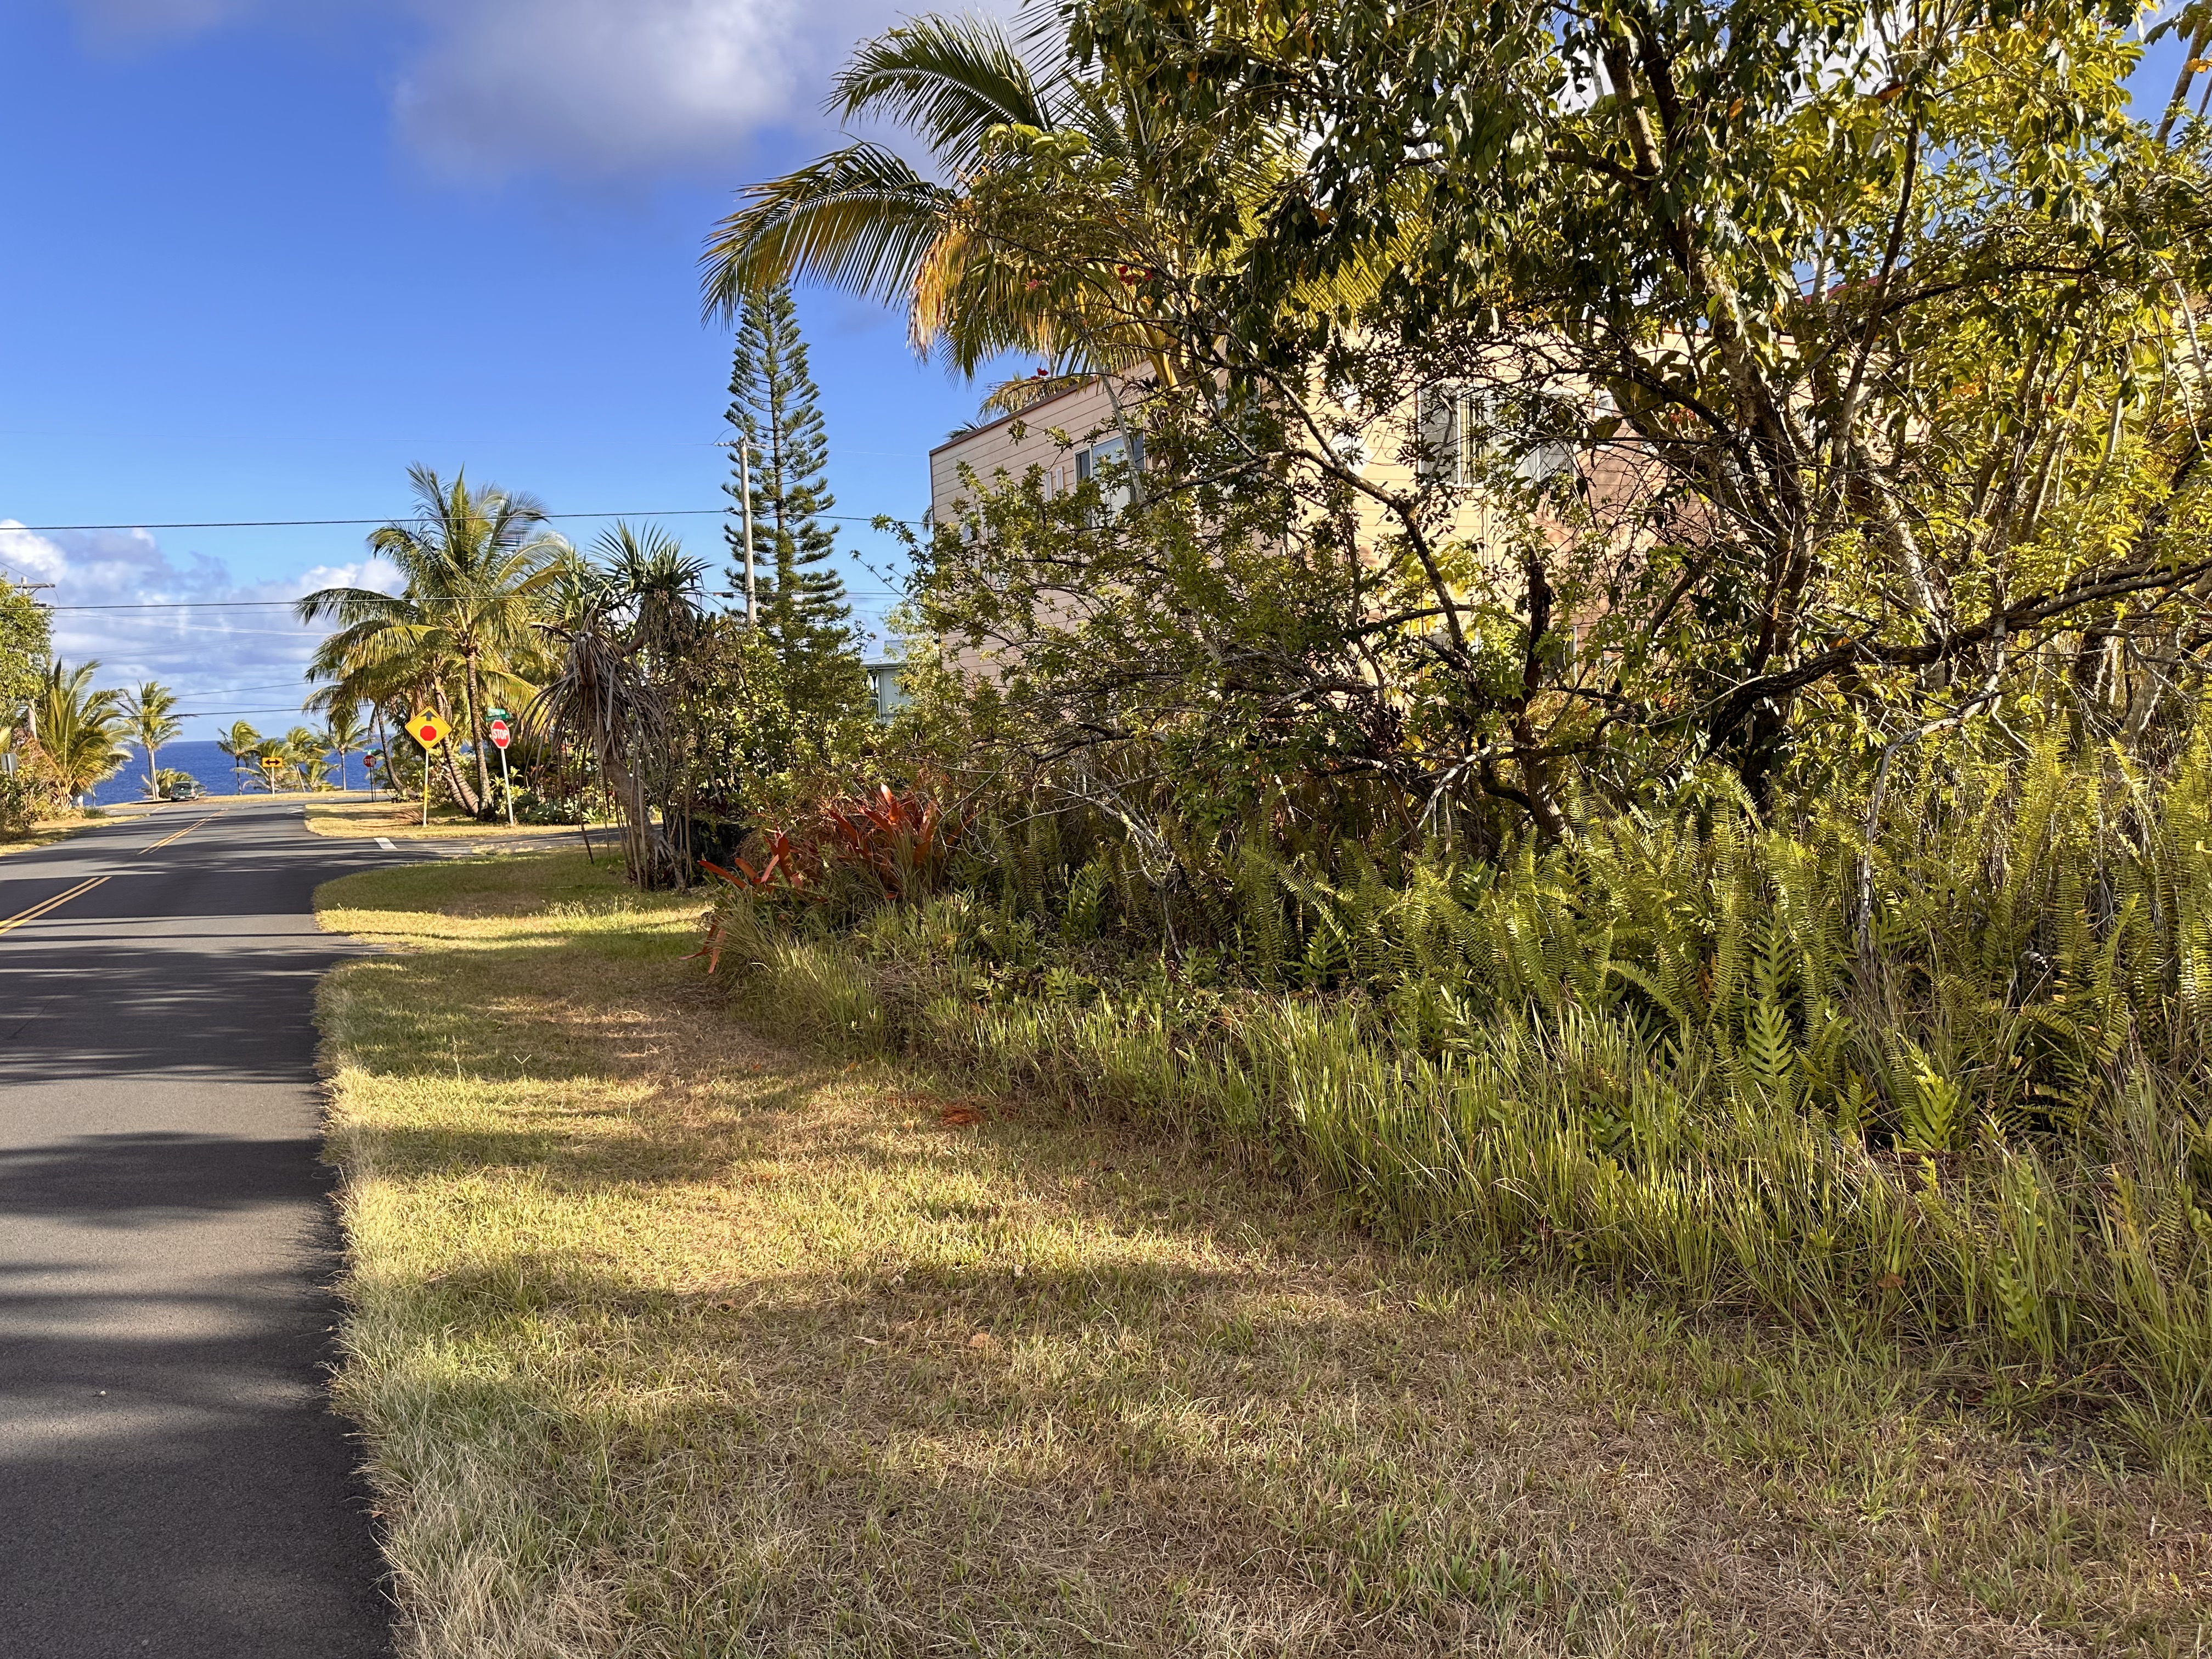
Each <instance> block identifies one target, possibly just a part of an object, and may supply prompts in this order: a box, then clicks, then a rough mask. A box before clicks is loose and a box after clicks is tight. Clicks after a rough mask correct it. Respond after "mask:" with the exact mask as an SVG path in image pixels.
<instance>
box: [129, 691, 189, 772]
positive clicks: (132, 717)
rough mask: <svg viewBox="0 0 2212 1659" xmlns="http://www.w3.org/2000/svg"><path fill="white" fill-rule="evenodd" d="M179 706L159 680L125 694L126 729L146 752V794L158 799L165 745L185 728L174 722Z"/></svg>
mask: <svg viewBox="0 0 2212 1659" xmlns="http://www.w3.org/2000/svg"><path fill="white" fill-rule="evenodd" d="M176 706H177V694H176V693H175V692H173V691H172V690H169V688H168V687H167V686H166V685H163V684H161V682H160V681H159V680H148V681H146V682H144V683H143V684H141V685H140V686H139V688H138V689H137V690H136V691H125V693H124V694H123V697H122V709H123V721H124V729H125V731H127V732H129V733H130V734H131V737H133V738H136V739H137V741H138V742H139V743H140V744H143V745H144V747H145V750H146V793H147V795H148V796H149V798H154V799H158V798H159V797H160V795H161V745H162V744H165V743H167V742H168V741H169V740H170V739H171V738H173V737H175V736H176V735H177V733H178V732H181V731H183V730H184V729H185V728H184V726H183V725H182V724H181V723H180V722H179V721H177V720H172V719H171V718H170V711H171V710H172V709H173V708H176Z"/></svg>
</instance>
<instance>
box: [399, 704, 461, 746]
mask: <svg viewBox="0 0 2212 1659" xmlns="http://www.w3.org/2000/svg"><path fill="white" fill-rule="evenodd" d="M452 730H453V727H452V726H447V724H446V722H445V721H444V720H441V719H440V718H439V715H438V711H437V710H436V709H435V708H425V709H422V711H421V712H419V713H418V714H416V716H415V718H414V719H413V720H410V721H408V722H407V731H408V733H409V735H410V736H411V737H412V738H414V739H415V741H416V742H417V743H419V744H422V746H423V747H424V748H425V749H435V748H436V747H437V746H438V745H439V744H441V743H443V742H445V740H446V734H447V732H450V731H452Z"/></svg>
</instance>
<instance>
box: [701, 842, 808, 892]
mask: <svg viewBox="0 0 2212 1659" xmlns="http://www.w3.org/2000/svg"><path fill="white" fill-rule="evenodd" d="M759 839H760V842H761V845H762V847H763V848H764V849H765V850H766V852H767V854H768V859H767V861H766V862H765V863H763V865H762V866H761V867H760V868H759V869H757V870H756V869H754V868H753V866H752V865H751V864H750V862H749V861H747V860H745V859H744V858H741V857H740V858H732V860H730V862H731V863H732V864H734V865H736V866H738V867H737V868H736V869H735V870H726V869H724V868H723V867H722V866H720V865H719V864H712V863H709V862H708V860H705V859H702V860H699V867H700V868H701V869H702V870H705V871H706V872H708V874H710V875H712V876H714V877H715V878H718V879H720V880H721V881H725V882H727V883H728V884H730V885H731V886H732V887H735V888H737V889H738V890H740V891H742V892H747V893H750V894H751V895H752V896H754V897H755V898H768V897H781V896H797V897H799V898H814V897H816V896H817V892H816V889H815V884H814V883H813V882H812V880H811V878H809V876H808V873H807V870H806V866H807V865H808V864H809V863H811V862H813V861H814V860H809V859H808V858H807V857H806V856H805V852H804V850H803V849H802V848H799V847H798V846H796V845H794V844H793V842H792V839H791V837H790V836H787V835H786V834H784V832H783V831H782V830H781V829H765V830H763V831H762V832H761V835H760V837H759Z"/></svg>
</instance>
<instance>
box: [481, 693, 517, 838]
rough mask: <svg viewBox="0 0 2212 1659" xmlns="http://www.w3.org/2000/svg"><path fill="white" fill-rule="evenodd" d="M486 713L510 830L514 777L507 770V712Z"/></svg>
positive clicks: (512, 820) (512, 819)
mask: <svg viewBox="0 0 2212 1659" xmlns="http://www.w3.org/2000/svg"><path fill="white" fill-rule="evenodd" d="M486 712H488V713H489V714H490V715H491V726H490V727H489V731H490V732H491V746H492V747H493V748H495V749H496V750H499V781H500V785H501V788H503V789H504V790H505V791H506V793H507V828H508V829H513V828H514V775H513V773H512V772H509V771H508V770H507V738H508V736H509V735H510V734H509V733H508V732H507V710H505V709H504V708H494V709H489V710H487V711H486Z"/></svg>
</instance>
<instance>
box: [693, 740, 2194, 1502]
mask: <svg viewBox="0 0 2212 1659" xmlns="http://www.w3.org/2000/svg"><path fill="white" fill-rule="evenodd" d="M994 836H995V837H997V838H998V845H997V848H996V851H995V853H994V854H990V855H988V856H985V857H981V858H980V860H978V861H976V862H975V863H974V864H973V865H972V866H971V870H970V875H971V877H972V878H974V879H971V881H970V883H969V886H968V887H967V889H966V890H963V891H957V892H954V893H951V894H950V895H947V896H941V897H939V898H936V899H934V900H932V901H930V902H925V903H921V904H915V905H907V906H884V907H883V908H878V909H877V910H875V911H874V912H872V914H870V915H868V916H866V918H865V919H864V920H863V921H862V922H861V923H860V926H859V927H856V928H854V929H853V930H851V931H849V932H845V933H838V932H836V931H833V930H832V929H831V928H830V927H828V926H827V925H826V924H824V923H823V922H822V921H819V920H818V919H817V918H813V917H811V916H810V915H807V914H805V913H804V912H801V913H797V914H795V915H793V914H787V915H781V916H775V917H771V916H769V915H767V914H765V913H764V912H763V911H761V910H757V909H756V908H754V907H753V906H752V905H751V903H750V901H748V900H747V899H746V897H745V896H744V895H742V894H736V893H732V894H731V895H729V896H726V898H725V900H724V901H723V903H722V907H721V911H720V916H719V918H718V922H719V926H720V929H721V937H722V940H723V947H722V955H723V956H724V957H726V958H727V959H730V960H732V961H734V962H736V963H738V964H740V969H741V971H742V972H743V973H744V975H747V976H748V978H749V981H750V985H751V987H752V991H751V993H750V994H753V995H756V996H757V997H759V998H761V999H762V1000H763V1002H764V1003H770V1004H772V1005H773V1006H774V1007H775V1010H776V1012H777V1014H778V1017H779V1018H781V1019H782V1020H786V1021H790V1022H794V1023H796V1024H799V1025H801V1026H805V1027H808V1028H811V1029H812V1030H815V1031H817V1033H820V1034H823V1035H826V1036H832V1037H834V1038H835V1039H836V1040H837V1041H840V1042H845V1043H848V1044H852V1045H856V1046H861V1047H867V1048H882V1049H893V1050H898V1051H902V1052H906V1053H908V1054H916V1055H919V1056H921V1057H924V1058H926V1059H927V1060H930V1061H933V1062H934V1063H937V1064H939V1065H942V1066H947V1067H950V1068H953V1069H957V1071H959V1072H960V1073H963V1074H965V1075H966V1076H968V1077H969V1078H970V1079H973V1080H975V1082H977V1083H980V1084H981V1085H985V1086H990V1087H994V1088H997V1089H999V1090H1002V1091H1006V1092H1007V1093H1009V1094H1012V1095H1015V1096H1018V1097H1026V1098H1042V1099H1046V1100H1050V1101H1053V1102H1055V1103H1062V1104H1065V1105H1068V1106H1073V1107H1076V1108H1079V1109H1104V1110H1109V1111H1113V1112H1134V1113H1138V1114H1142V1115H1151V1116H1154V1117H1156V1118H1158V1119H1161V1120H1164V1121H1169V1122H1172V1123H1175V1124H1177V1125H1182V1126H1188V1127H1203V1128H1212V1129H1218V1130H1225V1131H1228V1132H1231V1133H1234V1134H1236V1135H1237V1136H1239V1137H1242V1138H1244V1139H1249V1140H1250V1141H1252V1142H1255V1143H1257V1144H1261V1145H1264V1146H1267V1147H1268V1148H1270V1149H1271V1150H1272V1152H1273V1155H1274V1156H1275V1157H1276V1158H1279V1160H1281V1161H1282V1162H1284V1163H1285V1164H1287V1165H1290V1166H1293V1167H1296V1168H1297V1169H1299V1170H1304V1171H1305V1172H1307V1173H1309V1174H1310V1175H1313V1176H1318V1177H1322V1178H1323V1179H1325V1180H1326V1181H1328V1182H1329V1183H1330V1184H1331V1185H1333V1186H1334V1188H1336V1189H1337V1190H1338V1191H1339V1192H1340V1194H1342V1195H1343V1197H1344V1199H1345V1200H1346V1202H1348V1203H1349V1204H1350V1205H1351V1206H1352V1207H1353V1208H1354V1209H1355V1210H1356V1211H1357V1212H1359V1213H1360V1214H1361V1215H1362V1216H1364V1218H1366V1219H1367V1220H1368V1221H1369V1222H1370V1223H1371V1224H1372V1225H1376V1226H1377V1227H1378V1228H1381V1229H1383V1230H1385V1231H1389V1232H1391V1233H1393V1234H1395V1235H1397V1236H1401V1237H1406V1238H1408V1239H1413V1240H1417V1241H1419V1243H1422V1244H1424V1245H1425V1246H1427V1247H1430V1248H1437V1249H1448V1250H1450V1251H1453V1252H1455V1253H1458V1254H1460V1255H1463V1256H1465V1257H1467V1258H1468V1259H1470V1260H1473V1261H1481V1262H1486V1263H1508V1262H1540V1263H1545V1264H1549V1265H1551V1266H1554V1267H1562V1268H1565V1269H1569V1270H1571V1271H1574V1272H1577V1273H1589V1274H1597V1275H1601V1276H1604V1277H1606V1278H1608V1279H1613V1280H1617V1281H1619V1282H1621V1283H1624V1284H1634V1285H1642V1286H1646V1287H1652V1288H1656V1289H1659V1290H1662V1291H1665V1292H1667V1293H1669V1294H1672V1295H1674V1296H1678V1297H1681V1298H1682V1299H1683V1300H1685V1301H1686V1302H1687V1303H1689V1304H1692V1305H1695V1306H1698V1307H1701V1308H1705V1307H1710V1308H1723V1309H1733V1310H1741V1311H1742V1312H1744V1313H1747V1314H1750V1315H1753V1316H1759V1317H1762V1318H1768V1319H1779V1320H1784V1321H1787V1322H1793V1323H1796V1324H1798V1325H1801V1326H1802V1327H1804V1328H1808V1329H1816V1330H1823V1331H1828V1332H1835V1333H1843V1334H1857V1333H1865V1332H1868V1331H1870V1330H1881V1331H1885V1332H1890V1333H1893V1334H1901V1335H1903V1336H1905V1337H1908V1338H1911V1339H1916V1340H1925V1341H1929V1342H1939V1343H1948V1344H1955V1345H1958V1346H1959V1348H1960V1352H1961V1353H1962V1354H1963V1355H1966V1356H1967V1357H1969V1358H1972V1361H1973V1362H1974V1364H1976V1365H1977V1366H1978V1368H1979V1369H1980V1371H1981V1372H1982V1378H1981V1381H1980V1383H1978V1387H1981V1388H1984V1389H1991V1390H1995V1391H1996V1395H1997V1397H1998V1398H2000V1399H2001V1400H2022V1401H2026V1400H2044V1401H2071V1402H2084V1401H2087V1402H2095V1403H2098V1404H2101V1405H2105V1406H2109V1407H2115V1408H2117V1409H2118V1412H2119V1413H2120V1414H2121V1416H2122V1419H2124V1421H2125V1422H2126V1423H2128V1424H2129V1425H2131V1426H2132V1427H2133V1428H2134V1429H2135V1430H2136V1431H2138V1432H2139V1434H2140V1435H2141V1436H2142V1439H2143V1441H2144V1443H2146V1444H2148V1445H2150V1446H2152V1447H2154V1448H2156V1449H2157V1451H2158V1454H2159V1455H2160V1456H2161V1457H2162V1458H2164V1459H2166V1460H2167V1461H2168V1462H2170V1463H2171V1464H2172V1466H2173V1467H2174V1468H2177V1469H2184V1468H2186V1469H2193V1470H2195V1471H2197V1474H2198V1475H2199V1477H2200V1478H2201V1476H2202V1474H2203V1471H2204V1470H2206V1469H2207V1468H2212V1440H2209V1439H2208V1436H2207V1431H2206V1427H2205V1419H2206V1410H2207V1407H2208V1406H2212V1101H2208V1098H2207V1090H2206V1077H2207V1071H2206V1060H2207V1056H2208V1049H2212V745H2208V744H2207V743H2206V742H2205V740H2204V739H2203V738H2198V739H2197V741H2196V743H2195V744H2194V745H2193V746H2192V747H2191V749H2190V750H2188V751H2187V753H2186V754H2185V756H2184V757H2181V759H2180V760H2179V763H2177V765H2176V766H2175V767H2174V769H2173V770H2172V775H2171V776H2170V778H2168V779H2166V780H2165V781H2160V780H2156V779H2152V778H2148V777H2146V776H2144V775H2142V774H2141V773H2140V772H2138V771H2137V770H2136V769H2135V768H2134V767H2133V766H2132V765H2130V763H2126V762H2125V761H2124V760H2122V759H2119V758H2118V757H2115V756H2113V755H2112V754H2108V753H2104V752H2094V753H2091V754H2089V755H2087V756H2082V757H2069V756H2068V755H2066V754H2065V753H2063V751H2062V750H2060V749H2058V748H2057V747H2055V746H2049V745H2046V746H2045V747H2044V748H2042V749H2040V750H2036V751H2035V752H2033V753H2032V754H2030V755H2028V756H2027V757H2021V758H2016V759H2013V760H2010V761H2008V762H2004V763H1964V762H1961V761H1960V759H1959V757H1956V756H1944V757H1930V759H1929V763H1928V769H1927V771H1926V773H1925V774H1924V775H1923V778H1922V779H1921V780H1920V781H1918V782H1917V784H1915V785H1914V786H1913V787H1909V788H1902V787H1901V788H1899V790H1897V791H1896V792H1895V793H1893V797H1892V804H1891V806H1890V808H1889V810H1888V811H1887V813H1886V814H1885V820H1884V823H1883V826H1882V833H1881V835H1880V836H1878V837H1876V838H1875V841H1874V843H1873V845H1872V848H1871V849H1870V851H1869V848H1868V847H1867V845H1866V840H1865V836H1864V832H1863V826H1862V824H1861V823H1860V822H1859V821H1858V817H1857V812H1856V811H1850V810H1844V807H1843V806H1842V805H1833V806H1823V807H1821V808H1820V809H1819V810H1808V811H1807V812H1806V813H1805V814H1804V815H1803V817H1802V819H1801V821H1799V822H1797V823H1794V824H1791V825H1789V826H1787V827H1785V826H1784V825H1781V824H1779V823H1773V822H1767V823H1761V822H1760V821H1759V819H1758V818H1757V817H1755V816H1754V815H1753V813H1752V812H1751V811H1750V810H1749V809H1748V807H1747V805H1745V804H1744V803H1743V802H1741V800H1740V799H1737V800H1734V801H1731V800H1730V799H1729V798H1728V797H1727V795H1726V793H1725V792H1720V793H1715V792H1713V791H1711V790H1710V789H1706V788H1705V787H1702V786H1700V787H1698V788H1696V789H1692V790H1686V791H1685V792H1684V794H1683V795H1682V797H1681V798H1680V799H1677V800H1675V801H1674V802H1672V803H1670V804H1668V805H1667V806H1666V807H1665V808H1664V809H1663V810H1654V811H1647V812H1636V813H1626V814H1623V815H1621V816H1620V817H1615V818H1613V819H1611V820H1608V821H1604V822H1601V823H1597V824H1595V825H1594V826H1593V827H1592V828H1591V829H1589V831H1588V832H1587V834H1586V835H1585V836H1583V838H1582V839H1581V840H1579V841H1578V842H1576V843H1574V844H1572V845H1571V846H1559V847H1554V848H1551V849H1549V850H1545V851H1540V850H1538V849H1536V848H1534V847H1533V846H1523V847H1522V848H1519V849H1517V850H1516V851H1514V852H1513V853H1512V854H1510V855H1509V856H1507V857H1505V858H1504V859H1503V860H1500V861H1499V862H1498V863H1497V864H1495V865H1481V864H1457V863H1455V862H1453V861H1452V860H1450V859H1449V856H1447V855H1445V854H1443V853H1441V852H1437V853H1432V854H1430V855H1429V856H1427V857H1425V858H1423V859H1420V860H1416V861H1415V862H1413V864H1412V865H1410V866H1407V867H1406V868H1404V869H1402V870H1399V871H1396V872H1390V871H1386V870H1385V869H1384V868H1383V866H1382V865H1381V864H1380V863H1379V862H1377V861H1374V860H1368V859H1366V858H1364V856H1362V855H1360V854H1358V853H1357V852H1356V851H1353V852H1350V853H1347V854H1346V855H1345V857H1344V859H1343V867H1342V868H1341V869H1340V870H1339V871H1337V872H1333V873H1332V874H1329V875H1327V876H1325V875H1324V874H1323V873H1322V872H1320V871H1319V870H1318V869H1317V868H1316V866H1315V863H1314V861H1313V860H1311V859H1310V858H1307V857H1305V856H1304V855H1301V856H1298V857H1294V858H1287V859H1286V858H1284V857H1281V856H1280V855H1279V854H1277V853H1276V852H1275V851H1273V850H1272V849H1270V848H1267V846H1266V845H1265V844H1263V843H1262V842H1260V841H1258V840H1257V839H1256V838H1254V839H1246V840H1244V841H1242V842H1234V843H1224V846H1225V851H1224V852H1223V854H1222V855H1221V856H1220V858H1219V859H1218V860H1217V866H1216V868H1215V870H1214V872H1213V878H1212V884H1213V891H1212V895H1211V896H1209V897H1208V898H1207V900H1206V905H1204V906H1194V908H1199V909H1204V908H1208V907H1211V908H1212V911H1213V912H1214V913H1215V915H1216V923H1217V925H1216V926H1215V927H1213V928H1212V931H1211V933H1208V934H1206V936H1205V937H1204V938H1203V939H1202V941H1201V940H1200V939H1199V938H1198V937H1197V935H1196V932H1195V930H1194V929H1192V928H1190V927H1188V926H1187V927H1185V928H1184V929H1183V930H1182V936H1181V939H1180V942H1179V948H1177V949H1176V950H1174V951H1161V950H1154V951H1148V952H1139V951H1135V950H1133V949H1131V948H1129V947H1128V946H1127V944H1126V943H1124V942H1117V941H1116V940H1115V939H1112V938H1108V939H1100V938H1099V937H1098V935H1099V933H1100V928H1101V916H1102V913H1106V912H1111V911H1113V910H1114V908H1115V905H1116V903H1117V902H1121V901H1117V900H1115V898H1114V897H1113V895H1114V894H1115V892H1116V890H1117V887H1118V888H1120V889H1127V887H1128V885H1129V883H1128V879H1127V872H1126V871H1121V872H1117V870H1116V869H1115V866H1114V862H1113V860H1112V859H1111V858H1110V857H1105V856H1100V855H1098V854H1095V853H1094V854H1088V855H1086V856H1085V857H1082V858H1080V859H1078V858H1076V857H1074V856H1073V854H1068V853H1067V852H1066V850H1065V848H1064V847H1063V848H1062V849H1061V850H1060V852H1059V853H1058V854H1054V848H1052V847H1051V846H1049V845H1048V844H1047V842H1048V839H1049V838H1048V837H1047V836H1041V835H1039V834H1038V833H1037V832H1036V830H1035V829H1034V826H1033V825H1032V826H1030V827H1028V828H1025V829H1024V830H1023V831H1022V832H1021V833H1020V835H1019V836H1016V835H1015V834H1014V832H1012V831H1011V830H1008V829H1004V828H997V829H994V828H992V827H990V826H988V825H979V826H976V827H975V828H973V829H971V831H970V834H969V837H968V841H967V843H966V844H967V845H968V846H969V848H971V849H972V848H975V846H976V845H978V844H979V842H983V843H987V842H989V841H990V840H991V838H992V837H994ZM973 857H975V854H973V853H972V851H971V858H973ZM1127 897H1128V899H1129V900H1130V901H1133V903H1134V905H1135V906H1136V907H1137V908H1140V907H1141V902H1142V897H1143V896H1142V894H1141V892H1133V893H1130V894H1128V896H1127Z"/></svg>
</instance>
